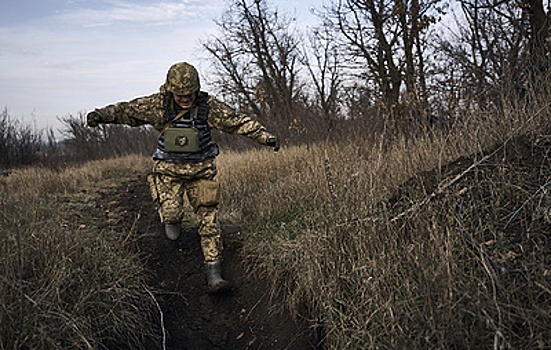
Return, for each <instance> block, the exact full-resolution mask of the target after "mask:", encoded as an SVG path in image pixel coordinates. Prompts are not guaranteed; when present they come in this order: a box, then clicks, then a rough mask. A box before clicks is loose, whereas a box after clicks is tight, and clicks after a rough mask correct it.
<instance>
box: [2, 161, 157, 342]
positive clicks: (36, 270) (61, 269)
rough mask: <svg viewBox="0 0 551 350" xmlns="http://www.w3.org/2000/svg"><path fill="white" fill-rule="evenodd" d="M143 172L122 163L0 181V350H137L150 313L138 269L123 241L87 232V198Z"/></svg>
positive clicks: (91, 202) (18, 174) (36, 171)
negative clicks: (115, 348)
mask: <svg viewBox="0 0 551 350" xmlns="http://www.w3.org/2000/svg"><path fill="white" fill-rule="evenodd" d="M143 167H144V160H143V159H140V158H135V157H128V158H125V159H124V160H113V161H101V162H92V163H89V164H87V165H86V166H82V167H75V168H69V169H66V170H63V171H59V172H54V171H50V170H47V169H43V168H30V169H26V170H17V171H14V172H13V173H12V174H11V175H10V176H9V177H7V178H3V179H1V180H0V181H1V182H0V186H1V190H2V196H1V197H0V207H1V211H0V212H1V214H0V222H1V223H0V271H1V273H0V275H1V276H2V282H1V283H0V307H1V309H0V318H1V326H0V334H1V340H0V349H16V348H28V349H74V348H86V349H98V348H102V347H108V346H110V345H114V344H118V343H120V344H128V345H129V346H131V347H132V348H140V346H141V344H142V341H143V337H144V336H147V334H148V327H147V326H145V325H146V324H148V322H149V319H148V318H149V313H150V311H151V310H152V308H153V304H152V301H151V298H150V297H149V296H148V294H147V292H146V290H144V286H143V284H142V282H143V279H144V273H143V268H142V267H141V265H140V263H139V261H138V259H137V257H136V256H134V255H133V254H132V253H131V252H130V250H129V249H128V246H126V245H123V244H122V243H121V242H122V241H123V238H125V236H126V235H128V232H107V231H100V232H98V228H97V227H93V226H90V225H89V223H91V222H92V223H93V222H94V221H95V218H96V217H97V215H98V213H99V212H98V210H97V208H96V207H95V196H97V194H95V193H96V190H97V189H98V188H99V187H101V186H109V185H110V184H109V182H114V181H116V180H117V177H118V176H119V175H120V174H129V173H130V174H131V173H132V172H135V171H137V170H136V169H139V168H143Z"/></svg>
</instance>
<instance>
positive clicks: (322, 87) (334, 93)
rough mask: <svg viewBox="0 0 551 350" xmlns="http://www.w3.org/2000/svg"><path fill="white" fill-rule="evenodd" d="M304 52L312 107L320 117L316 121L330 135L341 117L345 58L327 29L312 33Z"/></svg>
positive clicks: (319, 28) (323, 28) (315, 30)
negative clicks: (329, 132) (311, 88)
mask: <svg viewBox="0 0 551 350" xmlns="http://www.w3.org/2000/svg"><path fill="white" fill-rule="evenodd" d="M303 52H304V53H303V59H302V64H303V65H304V66H305V67H306V69H307V70H308V73H309V77H310V81H311V82H312V85H313V91H312V102H311V105H312V108H313V109H314V110H315V111H316V113H318V114H319V116H320V118H314V119H315V120H314V123H316V124H317V125H318V126H319V127H321V128H322V129H324V130H323V131H322V132H328V131H329V130H331V129H332V128H333V126H334V123H335V122H336V120H337V119H339V118H340V117H341V115H340V114H341V109H342V101H341V98H342V96H341V95H342V94H343V91H342V88H343V86H342V85H343V80H344V78H343V69H342V68H341V66H342V65H343V63H344V62H343V55H342V54H341V53H340V51H339V48H338V45H337V44H336V40H335V38H334V33H333V32H332V31H330V30H329V28H327V27H326V26H320V27H318V28H316V29H314V30H313V31H312V35H310V36H309V46H308V47H305V48H304V50H303ZM320 122H321V123H320ZM320 124H321V125H320Z"/></svg>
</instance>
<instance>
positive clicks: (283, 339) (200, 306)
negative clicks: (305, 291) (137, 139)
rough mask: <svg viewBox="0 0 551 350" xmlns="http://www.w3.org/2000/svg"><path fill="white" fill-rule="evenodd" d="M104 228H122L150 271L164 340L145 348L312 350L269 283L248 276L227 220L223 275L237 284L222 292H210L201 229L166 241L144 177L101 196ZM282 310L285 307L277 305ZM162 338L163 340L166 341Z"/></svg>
mask: <svg viewBox="0 0 551 350" xmlns="http://www.w3.org/2000/svg"><path fill="white" fill-rule="evenodd" d="M99 207H100V208H101V211H103V213H104V214H105V220H104V225H107V226H109V228H110V229H116V230H119V229H120V230H125V231H128V232H129V235H130V236H131V237H132V236H133V237H134V238H136V242H137V244H136V248H137V249H138V250H139V252H140V254H141V256H142V257H143V261H144V263H145V265H146V266H147V268H148V269H149V271H150V273H151V274H150V276H149V288H151V290H153V293H154V294H155V299H156V301H157V302H158V306H159V312H158V319H157V320H155V322H156V323H157V325H156V327H157V328H158V330H159V332H158V334H159V338H158V339H154V340H153V339H152V340H149V344H148V345H147V348H148V349H182V350H183V349H190V350H191V349H197V350H208V349H267V350H270V349H274V350H275V349H290V350H292V349H312V348H314V347H313V345H312V344H313V340H312V339H310V338H311V335H310V331H309V329H310V327H309V324H308V322H307V321H306V320H299V321H295V320H293V318H292V317H291V316H290V315H289V314H288V313H286V312H285V311H281V310H283V308H281V307H278V301H277V300H271V299H270V295H269V294H268V287H267V286H268V284H267V283H266V281H262V280H259V279H256V278H255V277H252V276H251V274H246V273H245V271H247V270H248V269H250V268H251V267H250V266H246V262H245V260H244V259H242V258H241V257H240V240H239V231H238V230H237V229H236V228H233V227H231V225H225V224H224V222H222V229H223V230H224V240H225V241H224V244H225V251H224V259H225V261H224V265H225V271H224V272H225V276H226V278H228V279H229V280H230V281H231V282H232V285H233V289H232V291H231V292H229V293H227V294H225V295H210V294H208V293H207V286H206V277H205V271H204V266H203V262H202V256H201V252H200V245H199V237H198V235H197V229H196V227H195V225H193V223H192V222H188V223H186V222H184V230H183V235H182V237H181V239H180V240H179V241H177V242H172V241H169V240H168V239H167V238H165V237H164V233H163V226H162V224H161V223H160V222H159V219H158V216H157V213H156V209H155V207H154V204H153V202H152V201H151V199H150V195H149V189H148V187H147V181H146V179H145V175H139V176H138V177H136V178H135V179H132V180H128V181H126V182H123V183H121V184H120V185H118V186H115V187H112V188H110V189H107V190H105V191H104V192H102V193H101V197H100V200H99ZM279 306H280V305H279ZM163 333H164V336H163Z"/></svg>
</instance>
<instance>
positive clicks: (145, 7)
mask: <svg viewBox="0 0 551 350" xmlns="http://www.w3.org/2000/svg"><path fill="white" fill-rule="evenodd" d="M269 3H270V4H272V5H273V6H275V7H277V8H278V9H280V10H281V11H283V12H285V13H288V14H289V15H295V14H296V15H297V16H298V17H299V18H300V19H301V21H300V23H302V24H304V23H315V22H316V18H315V17H314V16H313V15H311V14H310V11H309V9H310V8H311V7H320V6H321V3H322V0H317V1H316V0H299V1H297V0H271V1H270V2H269ZM226 8H227V3H226V1H225V0H199V1H196V0H0V108H1V109H2V110H3V109H4V108H5V107H7V109H8V113H9V115H10V116H11V117H12V118H17V119H20V120H23V121H24V122H25V123H32V124H33V125H36V126H37V128H44V127H53V128H59V127H60V124H59V122H58V121H57V117H64V116H67V115H68V114H73V115H75V114H77V113H78V112H80V111H88V110H90V109H93V108H95V107H101V106H104V105H107V104H110V103H114V102H117V101H122V100H129V99H131V98H133V97H137V96H142V95H147V94H150V93H153V92H156V91H157V90H158V88H159V85H161V84H162V83H163V81H164V79H165V76H166V71H167V69H168V68H169V67H170V65H172V64H173V63H175V62H179V61H188V62H190V63H193V64H195V65H196V66H197V68H198V69H199V71H200V72H201V74H203V71H204V70H206V69H207V68H208V62H207V61H205V60H204V57H205V53H204V52H202V51H200V45H199V40H205V39H207V38H208V37H209V36H211V35H213V34H215V33H216V32H215V31H216V25H215V24H214V22H213V20H214V19H217V18H219V17H220V15H221V13H222V11H224V9H226Z"/></svg>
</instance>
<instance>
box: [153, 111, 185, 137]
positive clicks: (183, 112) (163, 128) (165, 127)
mask: <svg viewBox="0 0 551 350" xmlns="http://www.w3.org/2000/svg"><path fill="white" fill-rule="evenodd" d="M187 112H189V109H184V110H183V111H181V112H180V113H178V114H177V115H176V116H175V117H174V118H172V120H170V121H169V122H168V123H166V124H165V125H163V127H162V128H161V129H160V130H159V133H161V134H162V133H163V132H165V130H166V129H168V128H170V126H171V125H172V123H174V122H175V121H176V120H178V119H180V118H182V117H183V116H184V115H185V114H186V113H187Z"/></svg>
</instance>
